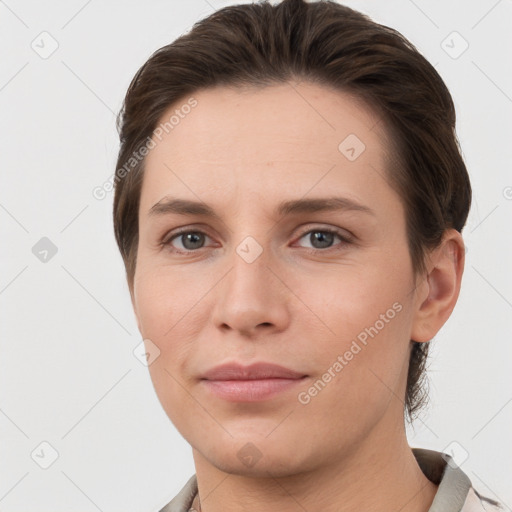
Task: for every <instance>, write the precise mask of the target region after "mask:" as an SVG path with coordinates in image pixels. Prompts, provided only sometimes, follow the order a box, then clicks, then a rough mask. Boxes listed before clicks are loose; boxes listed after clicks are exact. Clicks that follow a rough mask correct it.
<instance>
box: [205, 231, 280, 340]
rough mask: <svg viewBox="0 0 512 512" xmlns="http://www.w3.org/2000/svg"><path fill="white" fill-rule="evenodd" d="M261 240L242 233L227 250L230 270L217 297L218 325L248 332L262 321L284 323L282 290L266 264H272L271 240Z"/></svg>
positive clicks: (216, 313) (271, 323)
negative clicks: (239, 239)
mask: <svg viewBox="0 0 512 512" xmlns="http://www.w3.org/2000/svg"><path fill="white" fill-rule="evenodd" d="M261 238H263V235H262V236H261ZM262 242H263V243H260V242H259V241H258V240H257V239H256V237H253V236H245V237H243V238H242V241H241V242H239V243H238V244H237V245H235V246H234V247H233V249H232V251H231V252H230V254H229V256H228V265H229V267H230V271H229V272H228V274H227V275H226V276H225V279H224V280H223V281H224V282H223V283H222V285H221V286H220V287H219V289H218V293H217V297H216V299H217V300H216V305H215V312H214V315H213V318H214V322H215V323H216V324H217V326H219V327H220V326H224V328H225V327H226V326H229V327H230V328H232V329H234V330H239V331H245V332H251V331H253V330H254V329H256V328H257V327H258V326H259V325H262V324H264V325H265V326H267V327H270V326H273V327H274V328H277V329H283V328H284V327H285V325H286V324H287V321H288V311H287V305H286V297H285V290H284V287H283V285H282V283H280V281H279V280H278V279H276V278H275V276H274V275H273V273H272V271H271V270H270V269H269V268H268V267H272V266H273V256H272V251H271V249H270V241H268V242H264V241H263V240H262Z"/></svg>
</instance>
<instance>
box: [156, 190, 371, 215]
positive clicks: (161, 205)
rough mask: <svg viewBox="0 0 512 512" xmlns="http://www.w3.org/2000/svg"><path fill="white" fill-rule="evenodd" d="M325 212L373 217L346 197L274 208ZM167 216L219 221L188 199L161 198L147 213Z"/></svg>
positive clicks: (296, 201) (298, 201)
mask: <svg viewBox="0 0 512 512" xmlns="http://www.w3.org/2000/svg"><path fill="white" fill-rule="evenodd" d="M327 211H355V212H362V213H366V214H370V215H375V212H374V211H373V210H372V209H371V208H369V207H368V206H365V205H363V204H360V203H357V202H356V201H353V200H352V199H348V198H346V197H323V198H311V199H293V200H289V201H283V202H282V203H280V204H279V205H278V206H277V208H276V213H277V215H278V216H287V215H293V214H299V213H315V212H327ZM169 214H177V215H201V216H204V217H210V218H212V219H217V220H221V218H220V216H219V215H218V214H217V213H216V212H215V210H214V209H213V208H212V207H211V206H209V205H207V204H206V203H203V202H200V201H191V200H189V199H178V198H173V197H170V196H165V197H163V198H162V199H161V200H160V201H158V203H156V204H154V205H153V206H152V207H151V208H150V210H149V211H148V216H150V217H153V216H160V215H169Z"/></svg>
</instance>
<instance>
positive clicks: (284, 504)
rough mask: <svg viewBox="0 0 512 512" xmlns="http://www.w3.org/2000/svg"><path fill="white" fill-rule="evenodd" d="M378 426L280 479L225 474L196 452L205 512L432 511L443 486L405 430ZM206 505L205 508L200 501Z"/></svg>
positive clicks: (197, 506)
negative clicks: (424, 467) (325, 460)
mask: <svg viewBox="0 0 512 512" xmlns="http://www.w3.org/2000/svg"><path fill="white" fill-rule="evenodd" d="M386 432H387V434H386V435H385V436H383V435H382V431H379V428H378V426H376V428H375V429H374V430H373V431H372V433H371V435H370V436H368V437H367V438H365V439H364V440H363V441H362V442H361V444H360V445H359V446H357V447H356V448H352V449H351V450H348V451H346V452H344V453H343V454H341V455H340V456H339V457H337V458H336V462H335V463H331V464H324V465H322V466H321V467H318V468H316V469H314V470H310V471H305V472H295V473H294V474H290V475H287V476H280V477H277V478H276V477H269V478H264V477H251V476H246V475H238V474H229V473H226V472H223V471H221V470H220V469H218V468H217V467H215V466H214V465H212V464H211V463H210V462H209V461H208V460H207V459H205V458H204V457H203V456H202V455H201V454H200V453H199V452H197V450H195V449H194V450H193V455H194V463H195V467H196V476H197V482H198V491H199V497H200V500H197V499H196V500H195V501H194V508H196V510H198V511H199V510H201V511H202V512H221V511H222V512H239V511H240V510H244V511H247V512H263V511H264V512H274V511H275V512H277V511H279V512H296V511H297V510H301V509H302V510H322V512H352V511H359V510H365V511H367V512H396V511H397V510H400V511H401V512H427V511H428V510H429V508H430V505H431V504H432V501H433V499H434V496H435V493H436V492H437V486H436V485H435V484H433V483H432V482H431V481H430V480H428V479H427V477H426V476H425V475H424V474H423V472H422V471H421V469H420V467H419V466H418V463H417V462H416V458H415V457H414V454H413V453H412V450H411V449H410V447H409V445H408V443H407V439H406V435H405V428H404V426H403V424H402V428H401V429H399V431H398V432H397V430H395V434H397V433H398V435H394V436H390V435H389V429H386ZM198 501H200V505H199V503H198Z"/></svg>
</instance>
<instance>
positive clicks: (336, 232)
mask: <svg viewBox="0 0 512 512" xmlns="http://www.w3.org/2000/svg"><path fill="white" fill-rule="evenodd" d="M189 233H196V234H202V235H205V236H206V237H208V238H210V237H209V236H208V234H207V233H205V232H204V231H201V230H200V229H183V230H181V231H178V232H175V233H173V234H172V236H170V237H166V238H165V240H163V241H162V242H161V243H160V245H161V246H162V247H164V248H165V247H172V245H171V243H172V241H173V240H175V239H176V238H179V237H180V236H182V235H186V234H189ZM311 233H329V234H331V235H334V236H337V237H338V238H339V240H340V241H341V244H338V246H345V245H348V244H350V243H352V240H351V237H349V236H347V235H346V234H344V233H342V232H341V231H339V230H337V229H334V228H314V229H309V230H307V231H304V232H303V233H302V234H301V235H300V236H299V237H298V239H297V240H301V239H302V238H304V237H305V236H306V235H308V234H311ZM336 247H337V246H335V245H334V246H330V247H326V248H324V249H317V248H314V247H313V248H309V247H303V249H305V250H307V251H308V252H310V253H313V254H316V253H318V252H330V251H331V250H336ZM201 249H205V247H199V248H198V249H189V250H184V251H183V250H180V249H176V248H175V247H172V249H171V252H174V253H176V254H184V255H191V254H194V253H197V252H199V251H200V250H201ZM338 250H339V248H338Z"/></svg>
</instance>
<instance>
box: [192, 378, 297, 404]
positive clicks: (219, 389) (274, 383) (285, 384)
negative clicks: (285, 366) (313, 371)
mask: <svg viewBox="0 0 512 512" xmlns="http://www.w3.org/2000/svg"><path fill="white" fill-rule="evenodd" d="M305 378H306V377H302V378H300V379H255V380H202V381H201V382H203V384H204V385H205V386H206V387H207V389H208V390H209V391H210V392H212V393H213V394H215V395H217V396H218V397H220V398H223V399H224V400H228V401H230V402H260V401H262V400H268V399H270V398H272V397H274V396H276V395H277V394H279V393H283V392H284V391H287V390H289V389H291V388H293V387H295V386H297V384H301V383H302V382H303V381H304V379H305Z"/></svg>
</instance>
